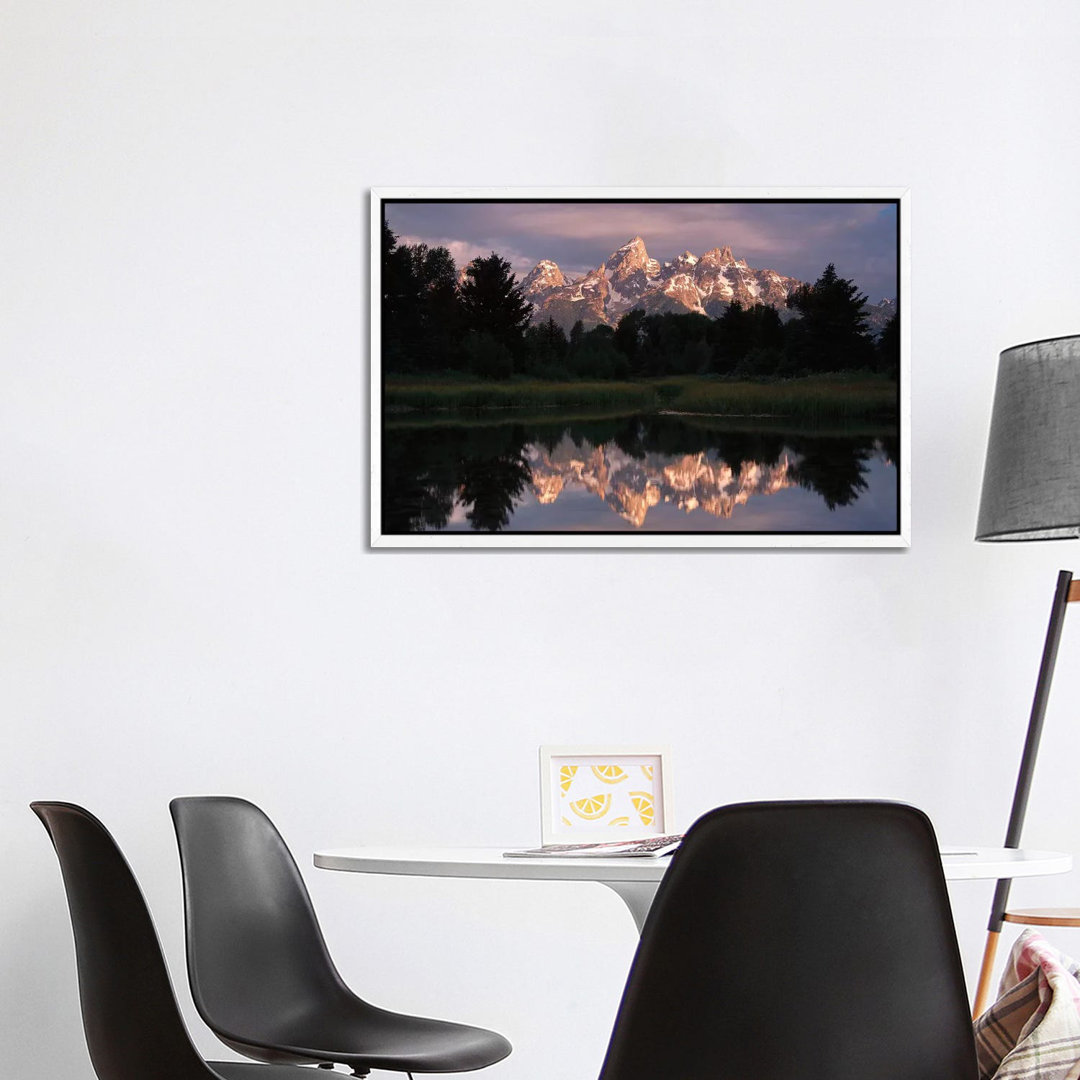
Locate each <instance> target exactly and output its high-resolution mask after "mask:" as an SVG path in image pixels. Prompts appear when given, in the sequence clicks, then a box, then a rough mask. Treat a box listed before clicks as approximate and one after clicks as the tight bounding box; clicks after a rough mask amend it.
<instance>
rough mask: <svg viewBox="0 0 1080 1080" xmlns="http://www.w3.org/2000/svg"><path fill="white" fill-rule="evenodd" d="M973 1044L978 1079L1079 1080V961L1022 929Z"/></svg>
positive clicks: (1032, 931) (979, 1022)
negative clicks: (977, 1066)
mask: <svg viewBox="0 0 1080 1080" xmlns="http://www.w3.org/2000/svg"><path fill="white" fill-rule="evenodd" d="M975 1046H976V1049H977V1051H978V1055H979V1080H989V1078H990V1077H993V1078H994V1080H1080V965H1078V964H1077V963H1076V961H1075V960H1071V959H1070V958H1069V957H1067V956H1065V955H1063V954H1062V953H1059V952H1058V951H1057V950H1056V949H1054V948H1052V947H1051V946H1050V945H1049V944H1048V943H1047V941H1046V939H1045V938H1044V937H1043V936H1042V935H1041V934H1039V933H1037V932H1036V931H1034V930H1025V931H1024V932H1023V933H1022V934H1021V935H1020V937H1019V938H1017V939H1016V944H1015V945H1013V947H1012V951H1011V952H1010V953H1009V961H1008V963H1007V964H1006V967H1005V973H1004V974H1003V975H1002V976H1001V985H1000V987H999V989H998V999H997V1001H996V1002H995V1003H994V1004H993V1005H991V1006H990V1008H989V1009H987V1010H986V1012H985V1013H983V1015H982V1016H980V1017H979V1019H978V1020H977V1021H976V1023H975Z"/></svg>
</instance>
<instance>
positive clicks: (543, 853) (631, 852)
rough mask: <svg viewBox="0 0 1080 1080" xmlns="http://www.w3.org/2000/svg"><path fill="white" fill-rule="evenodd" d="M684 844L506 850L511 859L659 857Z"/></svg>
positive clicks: (670, 839) (666, 839)
mask: <svg viewBox="0 0 1080 1080" xmlns="http://www.w3.org/2000/svg"><path fill="white" fill-rule="evenodd" d="M680 843H682V836H681V834H680V835H674V836H647V837H645V838H644V839H639V840H606V841H603V842H601V843H594V844H544V846H543V847H538V848H522V849H521V850H518V851H504V852H503V856H504V857H505V858H507V859H545V858H547V859H570V858H589V859H600V858H615V857H618V858H627V857H645V858H658V857H659V856H661V855H671V854H673V853H674V851H675V849H676V848H677V847H678V846H679V844H680Z"/></svg>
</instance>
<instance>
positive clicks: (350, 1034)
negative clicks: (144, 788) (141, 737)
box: [169, 796, 510, 1075]
mask: <svg viewBox="0 0 1080 1080" xmlns="http://www.w3.org/2000/svg"><path fill="white" fill-rule="evenodd" d="M169 808H170V810H171V811H172V816H173V823H174V824H175V826H176V837H177V841H178V843H179V846H180V862H181V866H182V869H183V878H184V913H185V917H186V921H187V960H188V979H189V982H190V984H191V993H192V997H193V998H194V1000H195V1007H196V1008H197V1009H198V1011H199V1015H200V1016H202V1018H203V1020H205V1021H206V1023H207V1025H208V1026H209V1027H210V1028H211V1030H213V1031H214V1033H215V1034H216V1035H217V1036H218V1038H220V1039H221V1040H222V1041H223V1042H224V1043H225V1044H226V1045H228V1046H231V1047H232V1048H233V1049H235V1050H238V1051H239V1052H240V1053H242V1054H246V1055H247V1056H248V1057H251V1058H255V1059H256V1060H258V1061H282V1062H296V1063H313V1062H318V1063H325V1062H334V1063H337V1064H341V1065H347V1066H349V1067H350V1068H351V1069H353V1070H354V1072H355V1073H357V1074H359V1075H364V1074H365V1073H366V1072H367V1071H368V1070H370V1069H388V1070H391V1071H400V1072H408V1073H429V1072H467V1071H470V1070H472V1069H481V1068H484V1067H485V1066H487V1065H492V1064H494V1063H495V1062H496V1061H501V1060H502V1059H503V1058H504V1057H506V1055H507V1054H509V1053H510V1043H509V1042H507V1041H506V1039H504V1038H503V1037H502V1036H501V1035H498V1034H496V1033H495V1032H494V1031H487V1030H485V1029H484V1028H477V1027H469V1026H467V1025H465V1024H455V1023H450V1022H448V1021H445V1020H429V1019H427V1018H425V1017H419V1016H409V1015H406V1014H403V1013H395V1012H388V1011H387V1010H385V1009H379V1008H376V1007H375V1006H374V1005H370V1004H368V1003H367V1002H366V1001H363V1000H361V999H360V998H359V997H357V996H356V995H355V994H354V993H353V992H352V991H351V990H350V989H349V988H348V987H347V986H346V985H345V983H344V981H343V980H342V978H341V976H340V975H339V974H338V972H337V969H336V968H335V967H334V963H333V961H332V960H331V959H330V954H329V952H328V951H327V948H326V943H325V942H324V940H323V936H322V931H321V930H320V928H319V924H318V920H317V919H316V917H315V912H314V909H313V908H312V906H311V898H310V897H309V896H308V891H307V888H306V887H305V885H304V881H303V878H302V877H301V876H300V871H299V870H298V869H297V866H296V862H295V861H294V860H293V857H292V855H291V854H290V853H289V849H288V848H287V847H286V846H285V842H284V840H282V838H281V835H280V834H279V833H278V831H277V829H276V828H274V825H273V824H272V822H271V821H270V819H269V818H268V817H267V816H266V815H265V814H264V813H263V812H262V811H261V810H260V809H259V808H258V807H257V806H254V805H253V804H252V803H249V802H247V801H245V800H244V799H235V798H230V797H224V796H206V797H198V798H185V799H173V801H172V802H171V803H170V804H169Z"/></svg>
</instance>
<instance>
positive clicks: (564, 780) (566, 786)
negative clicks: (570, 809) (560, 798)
mask: <svg viewBox="0 0 1080 1080" xmlns="http://www.w3.org/2000/svg"><path fill="white" fill-rule="evenodd" d="M577 771H578V767H577V766H576V765H563V766H562V767H561V768H560V769H559V787H560V788H562V793H563V794H564V795H565V794H566V793H567V792H568V791H569V790H570V785H571V784H572V783H573V782H574V774H575V773H576V772H577Z"/></svg>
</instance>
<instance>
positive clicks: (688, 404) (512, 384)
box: [383, 375, 898, 420]
mask: <svg viewBox="0 0 1080 1080" xmlns="http://www.w3.org/2000/svg"><path fill="white" fill-rule="evenodd" d="M383 407H384V412H385V414H386V415H387V417H388V418H390V417H394V418H395V419H403V418H404V416H405V415H408V414H418V413H419V414H443V415H444V416H445V415H446V414H452V415H463V416H469V417H470V418H473V419H475V418H476V417H477V416H478V415H487V416H490V415H491V414H492V413H494V412H496V411H509V410H514V411H518V410H521V411H524V412H528V413H531V414H536V413H542V412H544V411H547V410H560V411H569V412H578V411H580V410H595V411H600V412H603V413H604V414H607V415H612V414H619V413H628V412H643V413H658V412H667V413H681V414H689V415H698V416H705V415H711V416H716V417H726V418H733V419H734V418H739V417H792V418H798V419H801V420H819V419H820V420H850V419H867V418H871V417H873V418H876V419H882V420H889V419H893V420H894V419H896V418H897V416H898V395H897V386H896V383H895V382H893V381H891V380H889V379H885V378H882V377H880V376H874V375H810V376H806V377H804V378H800V379H785V380H778V381H775V382H739V381H735V380H729V379H717V378H708V377H695V376H691V375H682V376H673V377H669V378H663V379H642V380H638V381H626V382H570V381H567V382H546V381H543V380H540V379H522V380H510V381H508V382H505V383H494V382H482V381H480V380H468V379H462V378H442V379H434V378H414V379H406V378H401V377H395V378H390V379H387V380H386V382H385V384H384V391H383Z"/></svg>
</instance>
